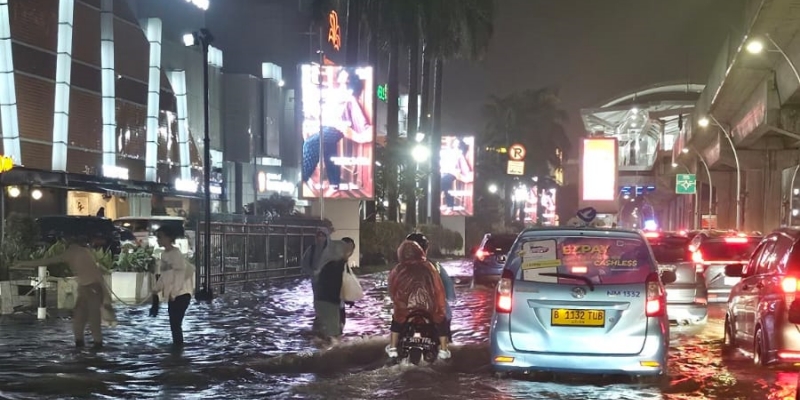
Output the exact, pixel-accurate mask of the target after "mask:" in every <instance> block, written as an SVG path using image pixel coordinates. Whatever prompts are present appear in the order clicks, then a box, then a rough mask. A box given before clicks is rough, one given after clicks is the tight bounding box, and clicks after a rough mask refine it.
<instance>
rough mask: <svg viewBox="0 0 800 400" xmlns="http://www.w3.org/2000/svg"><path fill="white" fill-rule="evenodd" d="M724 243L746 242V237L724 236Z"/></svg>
mask: <svg viewBox="0 0 800 400" xmlns="http://www.w3.org/2000/svg"><path fill="white" fill-rule="evenodd" d="M725 243H747V238H746V237H742V236H737V237H726V238H725Z"/></svg>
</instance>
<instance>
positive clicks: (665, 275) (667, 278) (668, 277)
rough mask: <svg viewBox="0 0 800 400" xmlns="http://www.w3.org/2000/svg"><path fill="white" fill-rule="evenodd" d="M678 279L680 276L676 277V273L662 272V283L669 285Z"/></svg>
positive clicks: (667, 270)
mask: <svg viewBox="0 0 800 400" xmlns="http://www.w3.org/2000/svg"><path fill="white" fill-rule="evenodd" d="M677 279H678V276H677V275H675V271H672V270H669V269H665V270H663V271H661V283H663V284H665V285H669V284H670V283H673V282H675V281H676V280H677Z"/></svg>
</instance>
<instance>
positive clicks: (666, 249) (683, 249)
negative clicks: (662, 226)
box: [650, 239, 692, 264]
mask: <svg viewBox="0 0 800 400" xmlns="http://www.w3.org/2000/svg"><path fill="white" fill-rule="evenodd" d="M650 247H651V248H652V249H653V255H654V256H655V257H656V262H658V263H659V264H672V263H680V262H688V261H691V260H692V254H691V252H690V251H689V241H688V240H687V239H665V240H661V241H657V242H651V243H650Z"/></svg>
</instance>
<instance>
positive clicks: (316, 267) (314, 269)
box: [300, 228, 330, 332]
mask: <svg viewBox="0 0 800 400" xmlns="http://www.w3.org/2000/svg"><path fill="white" fill-rule="evenodd" d="M329 242H330V236H329V231H328V230H327V229H326V228H319V229H317V234H316V236H315V240H314V243H313V244H312V245H311V246H308V248H307V249H306V251H305V252H304V253H303V257H302V258H301V259H300V267H301V270H302V272H303V274H304V275H306V276H308V277H309V278H311V291H312V293H313V294H314V297H315V298H316V293H317V282H318V279H317V276H318V275H319V271H320V270H321V269H322V266H323V265H325V264H324V260H323V259H322V252H323V251H324V250H325V248H326V247H327V246H328V243H329ZM318 313H319V310H317V307H316V303H315V304H314V315H315V316H316V315H317V314H318ZM317 320H318V319H317V318H314V324H313V326H312V330H313V331H315V332H316V331H318V330H319V326H317Z"/></svg>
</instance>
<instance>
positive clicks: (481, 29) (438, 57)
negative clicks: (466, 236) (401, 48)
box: [422, 0, 495, 225]
mask: <svg viewBox="0 0 800 400" xmlns="http://www.w3.org/2000/svg"><path fill="white" fill-rule="evenodd" d="M494 10H495V2H494V0H429V1H426V2H425V6H424V7H423V11H422V12H423V16H422V37H423V40H424V43H425V45H424V48H425V56H426V57H430V58H431V59H432V60H433V65H434V67H433V70H434V77H433V104H432V106H433V112H432V113H430V114H433V121H432V124H431V132H430V142H429V144H430V146H431V150H432V151H431V155H432V157H431V179H432V180H431V185H430V187H431V191H430V193H431V195H433V196H435V194H436V193H440V191H441V182H440V181H439V177H440V176H441V171H440V169H439V152H438V148H439V146H440V143H441V142H442V130H441V111H442V98H443V96H442V94H443V93H442V90H443V83H444V61H445V60H448V59H452V58H464V59H469V60H477V59H481V58H482V57H483V56H484V55H485V52H486V50H487V49H488V48H489V42H490V40H491V38H492V34H493V32H494ZM429 72H430V71H429V70H425V69H424V68H423V71H422V73H423V74H428V73H429ZM422 79H423V82H427V81H429V80H430V79H426V78H425V76H424V75H423V78H422ZM426 107H427V105H426ZM427 114H429V112H428V110H427V109H423V115H427ZM431 205H432V207H431V209H430V210H429V212H430V215H431V223H433V224H435V225H439V224H441V211H440V209H439V205H438V202H437V201H436V199H435V198H434V199H433V201H432V202H431Z"/></svg>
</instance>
